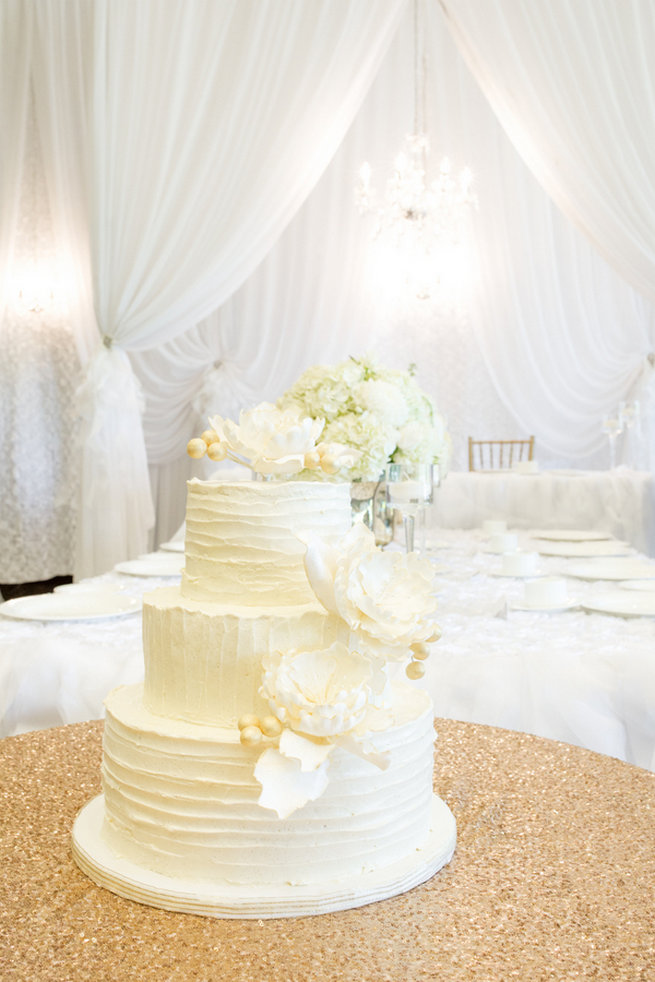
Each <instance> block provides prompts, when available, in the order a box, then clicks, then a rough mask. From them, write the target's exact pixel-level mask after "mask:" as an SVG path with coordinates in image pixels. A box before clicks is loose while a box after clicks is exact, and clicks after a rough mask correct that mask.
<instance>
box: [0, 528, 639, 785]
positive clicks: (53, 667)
mask: <svg viewBox="0 0 655 982" xmlns="http://www.w3.org/2000/svg"><path fill="white" fill-rule="evenodd" d="M428 543H429V546H430V555H431V558H432V559H433V561H434V562H435V564H436V565H437V568H438V618H437V619H438V622H439V623H440V626H441V627H442V629H443V636H442V638H441V640H440V641H439V642H438V643H437V644H435V645H434V646H433V650H432V654H431V656H430V658H429V659H428V661H427V663H426V665H427V672H426V677H425V679H424V680H423V682H422V683H417V684H426V685H427V687H428V688H429V690H430V692H431V694H432V697H433V699H434V703H435V712H436V715H437V716H445V717H449V718H453V719H461V720H465V721H471V722H479V723H488V724H491V725H496V726H503V727H507V728H509V729H517V730H524V731H526V732H530V733H536V734H538V735H541V736H545V737H550V738H552V739H556V740H563V741H565V742H568V743H573V744H576V745H578V746H583V747H587V748H589V749H591V750H596V751H599V752H601V753H607V754H610V755H611V756H614V757H619V758H621V759H623V760H626V761H629V762H631V763H634V764H638V765H640V766H642V767H647V768H650V769H652V770H655V618H634V619H623V618H620V617H613V616H606V615H602V614H588V613H584V612H582V611H581V610H579V609H578V610H573V611H569V612H565V613H554V614H544V613H525V612H521V611H517V610H512V609H511V605H512V603H514V602H518V601H519V600H520V598H521V596H522V593H523V588H524V587H523V583H522V581H520V580H513V579H508V578H504V577H499V576H496V575H493V574H494V573H495V572H497V571H498V569H499V564H500V559H499V557H497V556H493V555H489V554H487V553H486V552H484V551H483V546H484V541H483V538H482V536H481V534H480V533H479V532H477V531H461V530H433V531H432V532H431V533H430V535H429V538H428ZM523 544H524V545H526V546H527V545H528V544H529V543H528V541H527V539H525V540H524V541H523ZM539 562H540V566H539V572H544V573H561V572H565V571H566V568H567V565H568V562H569V561H568V560H563V559H558V558H546V557H542V558H540V561H539ZM99 580H100V581H116V582H120V583H121V585H122V587H123V589H124V590H126V591H127V592H128V593H129V594H130V595H131V596H137V597H139V596H142V595H143V593H144V592H146V591H149V590H151V589H153V588H155V587H157V586H161V585H164V584H170V582H171V580H161V579H151V578H141V577H133V576H127V575H118V574H116V573H110V574H107V575H106V576H105V577H100V578H99ZM173 582H174V581H173ZM567 583H568V589H569V593H570V594H571V595H573V596H575V597H576V598H584V597H589V596H590V595H592V594H593V593H594V592H595V591H598V590H599V588H600V585H599V584H595V583H591V582H587V581H583V580H579V579H573V578H571V579H569V580H568V581H567ZM142 677H143V655H142V648H141V615H140V613H137V614H132V615H129V616H127V617H122V618H117V619H110V620H101V621H80V622H74V621H65V622H53V623H41V622H28V621H24V622H23V621H12V620H8V619H6V618H3V617H0V736H8V735H11V734H14V733H21V732H25V731H26V730H30V729H37V728H44V727H49V726H58V725H61V724H65V723H75V722H81V721H82V720H85V719H95V718H99V717H100V716H102V714H103V705H102V703H103V699H104V697H105V695H106V693H107V692H108V691H109V690H110V689H111V688H113V686H115V685H118V684H122V683H125V684H130V683H133V682H137V681H139V680H140V679H141V678H142Z"/></svg>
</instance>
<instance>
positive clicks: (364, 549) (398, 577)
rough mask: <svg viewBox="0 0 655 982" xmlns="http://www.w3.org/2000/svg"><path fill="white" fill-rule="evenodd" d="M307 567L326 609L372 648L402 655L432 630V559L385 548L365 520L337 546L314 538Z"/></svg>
mask: <svg viewBox="0 0 655 982" xmlns="http://www.w3.org/2000/svg"><path fill="white" fill-rule="evenodd" d="M305 569H306V571H307V576H308V578H309V582H310V584H311V586H312V589H313V590H314V593H315V594H316V596H317V598H318V600H319V601H320V602H321V603H322V604H323V606H324V607H325V608H326V610H329V611H330V612H332V613H335V614H337V615H338V616H339V617H341V618H342V619H343V620H344V621H345V623H346V624H347V625H348V627H349V628H350V630H351V631H353V632H355V633H356V634H357V636H358V637H359V638H360V639H361V640H362V642H363V643H364V644H365V646H367V647H369V648H370V649H371V650H372V652H373V653H375V654H378V655H380V656H381V657H385V658H388V659H391V660H402V659H404V658H405V657H406V656H407V653H408V650H409V648H410V647H411V645H413V644H415V643H417V642H425V641H429V640H430V638H431V637H432V636H433V635H434V630H435V625H434V623H433V621H432V620H431V615H432V614H433V613H434V609H435V582H434V570H433V567H432V564H431V563H430V561H429V560H428V559H423V558H422V557H420V556H417V555H416V554H415V553H409V554H405V553H400V552H383V551H382V550H381V549H378V548H377V547H376V545H375V537H374V535H373V533H372V532H371V531H370V530H369V529H367V528H366V527H365V526H364V525H362V524H361V523H358V524H356V525H353V527H352V528H351V529H350V531H349V532H348V533H347V534H346V535H345V536H344V538H343V539H342V540H341V543H340V544H339V546H337V547H334V546H330V545H328V544H326V543H324V542H322V541H320V540H318V539H312V540H310V542H309V544H308V547H307V552H306V554H305Z"/></svg>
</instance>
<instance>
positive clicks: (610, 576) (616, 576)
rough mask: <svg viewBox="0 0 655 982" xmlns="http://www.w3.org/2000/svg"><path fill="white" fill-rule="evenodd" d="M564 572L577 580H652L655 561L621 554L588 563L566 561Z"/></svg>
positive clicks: (654, 575) (654, 577)
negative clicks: (648, 561) (650, 561)
mask: <svg viewBox="0 0 655 982" xmlns="http://www.w3.org/2000/svg"><path fill="white" fill-rule="evenodd" d="M565 573H566V576H576V577H577V578H578V579H579V580H652V579H655V563H647V562H645V561H644V560H643V559H633V558H632V557H631V556H630V557H629V556H621V557H616V558H614V559H596V560H592V561H590V562H588V563H567V565H566V570H565Z"/></svg>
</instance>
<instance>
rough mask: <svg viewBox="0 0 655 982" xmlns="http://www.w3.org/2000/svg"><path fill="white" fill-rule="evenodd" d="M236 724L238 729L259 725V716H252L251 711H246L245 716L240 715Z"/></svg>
mask: <svg viewBox="0 0 655 982" xmlns="http://www.w3.org/2000/svg"><path fill="white" fill-rule="evenodd" d="M237 726H238V727H239V729H240V730H243V729H245V727H246V726H259V716H254V715H253V714H252V713H246V714H245V716H240V717H239V721H238V723H237Z"/></svg>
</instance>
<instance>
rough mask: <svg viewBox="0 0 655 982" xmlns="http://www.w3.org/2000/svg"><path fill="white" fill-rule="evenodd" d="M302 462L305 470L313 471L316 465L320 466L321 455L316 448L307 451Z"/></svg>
mask: <svg viewBox="0 0 655 982" xmlns="http://www.w3.org/2000/svg"><path fill="white" fill-rule="evenodd" d="M304 464H305V467H306V468H307V470H310V471H315V470H316V468H317V467H320V466H321V455H320V454H319V452H318V451H317V450H310V451H309V453H306V454H305V460H304Z"/></svg>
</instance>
